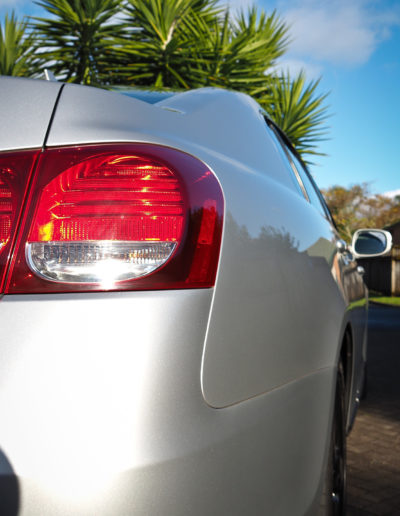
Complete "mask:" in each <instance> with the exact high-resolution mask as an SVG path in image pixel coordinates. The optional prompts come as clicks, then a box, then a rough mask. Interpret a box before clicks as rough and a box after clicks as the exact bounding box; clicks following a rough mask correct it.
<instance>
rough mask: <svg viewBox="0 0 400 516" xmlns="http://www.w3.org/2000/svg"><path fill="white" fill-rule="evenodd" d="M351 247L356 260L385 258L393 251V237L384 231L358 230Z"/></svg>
mask: <svg viewBox="0 0 400 516" xmlns="http://www.w3.org/2000/svg"><path fill="white" fill-rule="evenodd" d="M351 247H352V249H353V254H354V256H355V257H356V258H372V257H374V256H385V255H387V254H389V253H390V251H391V249H392V235H391V234H390V233H389V231H384V230H383V229H358V230H357V231H356V232H355V233H354V235H353V240H352V242H351Z"/></svg>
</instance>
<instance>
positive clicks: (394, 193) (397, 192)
mask: <svg viewBox="0 0 400 516" xmlns="http://www.w3.org/2000/svg"><path fill="white" fill-rule="evenodd" d="M382 195H384V196H385V197H390V198H391V199H394V198H395V197H397V196H398V195H400V188H399V189H398V190H391V191H390V192H384V193H383V194H382Z"/></svg>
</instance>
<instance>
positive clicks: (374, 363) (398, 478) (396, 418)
mask: <svg viewBox="0 0 400 516" xmlns="http://www.w3.org/2000/svg"><path fill="white" fill-rule="evenodd" d="M369 332H370V337H369V351H368V353H369V358H368V394H367V398H366V399H365V400H363V401H362V403H361V406H360V410H359V412H358V415H357V418H356V422H355V425H354V428H353V431H352V432H351V434H350V437H349V439H348V454H347V459H348V516H372V515H380V516H384V515H391V516H395V515H396V516H400V309H390V308H389V309H388V308H382V307H379V306H376V305H374V306H372V307H371V312H370V328H369Z"/></svg>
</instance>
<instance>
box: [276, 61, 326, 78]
mask: <svg viewBox="0 0 400 516" xmlns="http://www.w3.org/2000/svg"><path fill="white" fill-rule="evenodd" d="M274 70H275V71H276V72H278V73H279V72H283V73H286V72H289V73H290V75H291V76H293V77H295V76H297V75H298V74H299V73H300V72H301V71H304V72H305V74H306V76H307V78H308V79H318V78H319V77H320V76H321V74H322V66H320V65H318V64H313V63H310V62H307V61H303V60H302V59H290V58H282V59H280V60H279V62H278V63H277V65H276V66H274Z"/></svg>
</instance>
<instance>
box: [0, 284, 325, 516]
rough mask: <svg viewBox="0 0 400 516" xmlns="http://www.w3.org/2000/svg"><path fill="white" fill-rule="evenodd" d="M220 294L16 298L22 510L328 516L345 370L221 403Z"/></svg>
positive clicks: (5, 347) (13, 409)
mask: <svg viewBox="0 0 400 516" xmlns="http://www.w3.org/2000/svg"><path fill="white" fill-rule="evenodd" d="M211 299H212V290H193V291H190V290H187V291H165V292H134V293H133V292H130V293H107V294H96V295H94V294H80V295H75V294H71V295H46V296H41V295H37V296H5V297H3V299H2V301H1V303H0V327H1V336H0V347H1V357H2V360H1V365H0V369H1V370H0V413H1V421H2V424H1V426H0V450H1V454H0V468H1V470H0V472H1V479H0V485H1V486H2V489H1V491H2V492H4V491H5V490H6V492H7V500H8V503H9V509H10V510H9V512H8V513H9V514H24V515H53V514H57V515H64V514H65V515H80V514H82V515H88V514H96V515H100V514H104V515H110V516H111V515H117V514H121V515H124V514H129V515H141V516H142V515H151V516H154V515H163V516H165V515H171V516H179V515H182V516H183V515H188V514H190V515H197V514H198V515H203V514H215V515H217V514H218V515H221V514H238V515H239V514H240V515H243V514H255V515H256V514H260V513H262V512H263V511H267V512H268V513H269V514H282V515H288V514H306V513H308V512H309V511H311V513H313V514H315V508H316V505H315V504H316V503H317V502H318V499H319V489H320V484H321V472H322V471H323V462H324V456H325V450H326V447H327V439H328V435H329V425H330V408H329V406H328V405H329V404H327V403H326V400H327V399H329V398H330V392H331V390H332V383H333V379H334V371H332V370H330V369H324V370H320V371H318V372H316V373H314V374H312V375H309V376H307V377H305V378H303V379H301V380H298V381H296V382H291V383H290V384H287V385H285V386H283V387H281V388H279V389H275V390H274V391H271V392H269V393H267V394H264V395H261V396H258V397H256V398H253V399H251V400H248V401H246V402H243V403H239V404H237V405H234V406H231V407H228V408H225V409H213V408H211V407H209V406H208V405H207V404H206V403H205V401H204V398H203V396H202V391H201V383H200V378H201V374H200V373H201V362H202V354H203V348H204V342H205V336H206V330H207V324H208V317H209V311H210V306H211ZM289 493H290V496H289V495H288V494H289ZM2 500H3V501H2V502H1V503H3V504H5V503H6V501H7V500H6V498H3V499H2ZM1 513H2V514H7V513H6V512H4V511H2V512H1Z"/></svg>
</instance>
